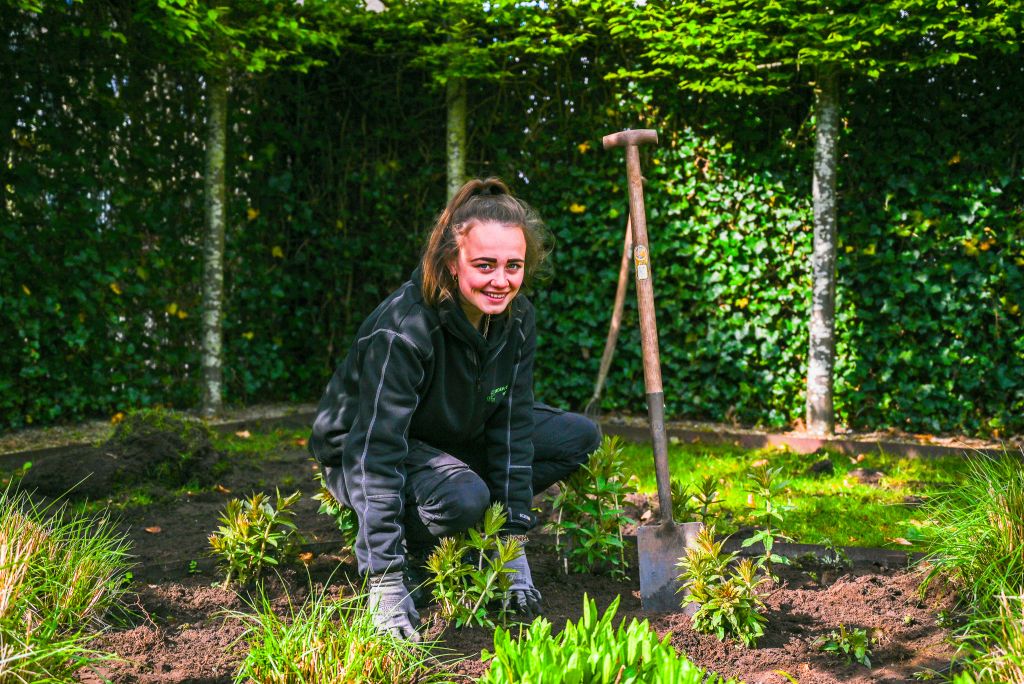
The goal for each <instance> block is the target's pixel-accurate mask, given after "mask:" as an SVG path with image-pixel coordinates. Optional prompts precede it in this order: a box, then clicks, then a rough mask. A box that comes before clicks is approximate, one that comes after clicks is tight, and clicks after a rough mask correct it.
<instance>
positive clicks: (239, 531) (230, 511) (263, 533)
mask: <svg viewBox="0 0 1024 684" xmlns="http://www.w3.org/2000/svg"><path fill="white" fill-rule="evenodd" d="M301 496H302V495H301V493H299V492H294V493H292V494H291V495H289V496H286V497H282V496H281V492H277V500H276V503H275V502H271V501H270V499H269V498H268V497H267V495H266V494H264V493H263V492H256V493H255V494H253V495H252V496H250V497H249V498H248V499H244V500H243V499H232V500H231V501H228V503H227V506H226V507H225V509H224V513H223V514H222V515H221V517H220V522H221V525H220V527H218V528H217V531H216V532H214V533H213V534H211V535H210V546H211V547H212V549H213V554H214V555H215V556H218V557H219V562H220V566H221V569H222V570H223V571H224V573H225V577H224V586H225V587H227V586H228V584H230V583H231V580H232V579H234V580H236V581H238V582H241V583H242V584H246V583H249V582H252V581H254V580H257V579H259V578H260V576H261V575H262V574H263V573H264V572H265V571H266V570H267V569H268V568H269V567H270V566H274V567H276V566H278V565H281V564H283V563H286V562H288V561H290V560H291V559H293V558H294V557H295V555H296V553H297V552H298V546H299V544H301V543H302V537H301V535H299V534H298V532H297V530H296V526H295V523H294V522H293V521H292V518H293V517H294V516H295V511H294V510H292V507H293V506H294V505H295V503H296V502H297V501H298V500H299V499H300V498H301Z"/></svg>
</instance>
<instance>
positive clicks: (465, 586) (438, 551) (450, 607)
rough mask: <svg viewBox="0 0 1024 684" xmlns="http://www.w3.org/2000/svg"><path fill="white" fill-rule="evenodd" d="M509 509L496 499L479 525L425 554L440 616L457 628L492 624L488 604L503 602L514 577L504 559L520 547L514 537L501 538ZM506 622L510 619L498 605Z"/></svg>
mask: <svg viewBox="0 0 1024 684" xmlns="http://www.w3.org/2000/svg"><path fill="white" fill-rule="evenodd" d="M505 519H506V517H505V511H504V509H503V507H502V506H501V504H499V503H495V504H493V505H492V506H491V507H490V508H488V509H487V511H486V512H485V513H484V518H483V520H482V521H481V522H480V525H479V526H477V527H476V528H474V529H470V530H468V531H467V532H466V533H465V534H463V535H459V536H456V537H445V538H443V539H442V540H441V542H440V543H439V544H438V545H437V547H436V548H435V549H434V551H433V553H431V554H430V558H428V559H427V569H428V570H429V571H430V573H431V575H432V576H431V578H430V586H431V592H432V594H433V596H434V599H435V600H436V601H437V604H438V613H439V614H440V616H441V618H442V619H444V620H448V621H454V622H455V626H456V627H463V626H466V625H481V626H486V627H492V628H493V627H494V621H493V620H492V619H491V616H490V614H489V613H488V609H489V608H490V606H491V604H495V605H500V599H501V598H502V597H503V596H504V595H505V594H506V593H507V592H508V589H509V584H510V579H509V577H508V573H509V571H508V570H506V569H505V564H506V563H508V562H509V561H511V560H513V559H515V558H516V557H518V556H519V554H520V553H521V552H522V546H521V545H520V543H519V542H518V541H515V540H513V539H508V540H505V539H502V537H501V534H500V532H501V528H502V527H503V526H504V525H505ZM498 615H499V619H500V621H501V622H502V623H504V621H505V620H506V618H507V615H506V614H505V611H504V610H503V609H500V610H499V613H498Z"/></svg>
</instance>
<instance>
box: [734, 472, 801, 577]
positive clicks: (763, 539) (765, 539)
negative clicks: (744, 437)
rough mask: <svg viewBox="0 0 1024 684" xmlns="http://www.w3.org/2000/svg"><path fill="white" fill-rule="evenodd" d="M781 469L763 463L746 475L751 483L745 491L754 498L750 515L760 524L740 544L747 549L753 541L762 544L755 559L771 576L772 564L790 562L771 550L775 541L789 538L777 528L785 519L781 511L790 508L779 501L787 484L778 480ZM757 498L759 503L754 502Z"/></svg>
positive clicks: (783, 511) (786, 563)
mask: <svg viewBox="0 0 1024 684" xmlns="http://www.w3.org/2000/svg"><path fill="white" fill-rule="evenodd" d="M781 472H782V468H769V467H768V466H767V465H762V466H758V467H757V468H754V469H753V470H752V471H751V472H750V473H748V474H747V478H748V479H750V480H752V481H753V485H752V486H751V487H750V489H748V490H747V491H748V492H749V493H750V495H751V496H752V498H753V500H754V501H755V507H754V511H753V513H752V515H753V518H754V520H755V521H756V522H757V523H758V524H759V529H757V530H756V531H755V532H754V534H752V535H751V536H750V537H748V538H747V539H744V540H743V543H742V544H741V546H742V547H743V548H746V547H748V546H752V545H754V544H761V547H762V549H763V552H762V554H761V556H760V557H759V558H758V560H757V565H758V567H760V568H761V569H763V570H764V572H765V574H767V575H768V576H769V577H774V575H773V574H772V563H779V564H781V565H789V559H788V558H786V557H785V556H780V555H779V554H777V553H774V551H773V549H774V547H775V542H778V541H790V539H789V537H787V536H785V535H783V534H781V533H780V532H779V531H778V527H779V526H781V525H782V523H783V521H784V517H783V513H785V512H786V511H788V510H790V507H789V506H784V505H782V504H781V503H779V501H778V500H779V497H780V496H781V495H782V493H783V491H784V490H785V489H786V486H787V485H788V484H789V483H788V482H786V481H782V482H780V481H779V480H778V476H779V473H781ZM758 501H759V502H760V505H758V504H757V503H756V502H758Z"/></svg>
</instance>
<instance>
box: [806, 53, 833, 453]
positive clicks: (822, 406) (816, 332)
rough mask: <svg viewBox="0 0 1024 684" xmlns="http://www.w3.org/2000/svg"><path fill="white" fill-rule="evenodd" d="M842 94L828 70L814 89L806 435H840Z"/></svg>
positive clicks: (823, 73)
mask: <svg viewBox="0 0 1024 684" xmlns="http://www.w3.org/2000/svg"><path fill="white" fill-rule="evenodd" d="M838 93H839V91H838V86H837V83H836V75H835V73H834V72H831V71H825V70H823V72H822V74H821V76H820V78H819V79H818V84H817V88H816V89H815V104H814V107H815V121H816V122H817V124H816V126H815V142H814V187H813V194H814V248H813V252H812V254H811V274H812V277H813V288H812V294H811V316H810V339H811V344H810V353H809V354H808V357H807V431H808V432H810V433H812V434H818V435H831V434H832V433H833V431H834V430H835V413H834V410H833V403H832V372H833V369H834V367H835V354H836V344H835V328H836V325H835V323H836V321H835V311H836V165H837V163H838V143H839V94H838Z"/></svg>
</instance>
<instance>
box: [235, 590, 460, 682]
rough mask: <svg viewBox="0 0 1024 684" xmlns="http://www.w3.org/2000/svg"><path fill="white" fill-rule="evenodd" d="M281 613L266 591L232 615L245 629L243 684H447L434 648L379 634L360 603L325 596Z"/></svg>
mask: <svg viewBox="0 0 1024 684" xmlns="http://www.w3.org/2000/svg"><path fill="white" fill-rule="evenodd" d="M280 612H281V611H279V610H275V608H274V605H273V604H272V602H271V600H270V598H268V597H267V595H266V594H265V593H264V592H263V591H262V589H261V590H260V592H259V593H258V596H257V597H256V598H254V599H253V602H252V603H251V604H250V606H249V611H247V612H239V611H232V612H229V613H228V616H229V617H231V618H234V619H235V620H238V621H239V622H241V623H242V624H243V625H245V632H244V633H243V634H242V636H241V637H239V641H243V640H244V641H245V642H246V643H247V644H248V652H247V653H246V656H245V660H243V661H242V664H241V665H240V666H239V668H238V672H237V673H236V674H235V681H236V682H238V684H242V683H243V682H254V683H255V684H279V683H280V682H288V684H320V683H321V682H335V681H346V682H395V683H396V684H405V683H408V684H412V683H414V682H415V683H417V684H418V683H420V682H424V683H425V682H438V681H450V676H451V675H450V674H448V673H446V672H444V671H443V667H439V665H442V666H443V663H442V662H441V661H440V660H439V659H438V658H437V657H436V654H435V652H434V651H435V650H436V649H434V647H433V644H428V643H413V642H410V641H406V640H404V639H397V638H395V637H394V636H393V635H391V634H389V633H383V634H382V633H380V632H379V631H378V630H377V629H375V627H374V624H373V617H372V615H371V614H370V612H369V611H368V610H366V608H365V605H364V600H363V597H358V596H356V597H352V596H350V597H343V598H336V597H331V596H328V595H327V594H326V592H325V591H324V590H320V591H317V592H311V593H310V595H309V596H307V597H306V599H305V601H304V602H303V603H302V605H300V606H298V608H296V606H295V604H294V603H293V602H292V600H291V597H288V611H287V615H286V616H284V617H282V616H281V614H280Z"/></svg>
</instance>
